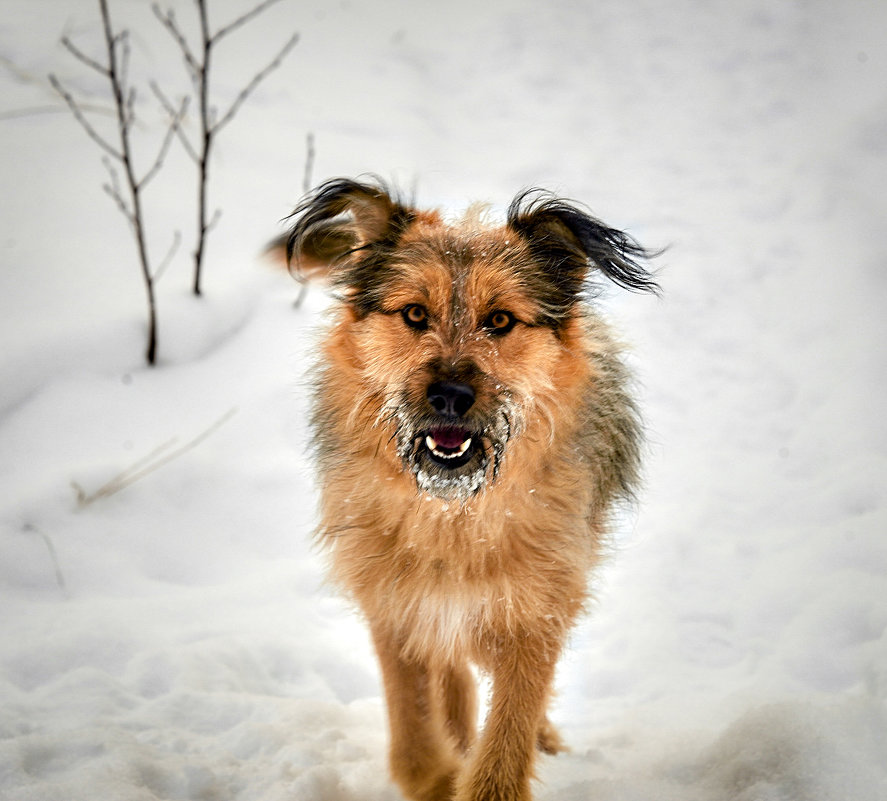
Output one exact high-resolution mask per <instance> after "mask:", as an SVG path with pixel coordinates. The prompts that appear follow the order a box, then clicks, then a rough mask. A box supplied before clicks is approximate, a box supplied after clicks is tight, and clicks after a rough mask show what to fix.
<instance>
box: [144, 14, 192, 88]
mask: <svg viewBox="0 0 887 801" xmlns="http://www.w3.org/2000/svg"><path fill="white" fill-rule="evenodd" d="M151 9H152V11H153V12H154V16H155V17H157V19H159V20H160V23H161V24H162V25H163V27H164V28H166V30H167V31H169V33H170V35H171V36H172V38H173V39H175V40H176V44H178V46H179V48H180V49H181V51H182V56H183V57H184V59H185V65H186V66H187V67H188V70H189V71H190V72H191V76H192V78H193V77H194V76H195V75H198V74H199V73H200V64H199V62H198V61H197V59H196V58H195V57H194V54H193V53H192V52H191V48H190V47H189V46H188V40H187V39H186V38H185V34H183V33H182V31H181V30H180V29H179V26H178V23H177V22H176V17H175V14H174V13H173V11H172V9H169V10H168V11H167V12H166V14H164V13H163V11H161V10H160V6H159V5H157V3H153V4H152V5H151Z"/></svg>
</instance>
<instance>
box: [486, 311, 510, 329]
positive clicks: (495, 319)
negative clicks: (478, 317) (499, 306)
mask: <svg viewBox="0 0 887 801" xmlns="http://www.w3.org/2000/svg"><path fill="white" fill-rule="evenodd" d="M516 322H517V320H515V318H514V315H513V314H512V313H511V312H507V311H494V312H493V313H492V314H491V315H490V316H489V317H487V321H486V323H485V325H486V327H487V328H488V329H489V330H490V331H491V332H492V333H494V334H507V333H508V332H509V331H510V330H511V329H512V328H514V324H515V323H516Z"/></svg>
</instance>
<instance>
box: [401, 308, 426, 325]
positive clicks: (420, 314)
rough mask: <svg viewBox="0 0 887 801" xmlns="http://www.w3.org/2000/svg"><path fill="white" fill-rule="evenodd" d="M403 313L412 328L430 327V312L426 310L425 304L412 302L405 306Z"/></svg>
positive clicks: (405, 320)
mask: <svg viewBox="0 0 887 801" xmlns="http://www.w3.org/2000/svg"><path fill="white" fill-rule="evenodd" d="M401 314H402V315H403V319H404V322H406V324H407V325H408V326H411V327H412V328H428V312H427V311H425V307H424V306H420V305H419V304H418V303H411V304H410V305H409V306H404V308H403V309H402V310H401Z"/></svg>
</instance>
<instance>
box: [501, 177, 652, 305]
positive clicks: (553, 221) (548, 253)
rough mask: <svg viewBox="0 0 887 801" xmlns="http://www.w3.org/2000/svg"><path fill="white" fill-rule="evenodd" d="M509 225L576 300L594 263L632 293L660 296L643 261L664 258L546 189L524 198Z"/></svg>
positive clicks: (512, 209)
mask: <svg viewBox="0 0 887 801" xmlns="http://www.w3.org/2000/svg"><path fill="white" fill-rule="evenodd" d="M507 224H508V226H509V227H510V228H511V229H512V230H514V231H515V232H517V233H518V234H520V235H521V236H523V237H524V238H525V239H526V240H527V242H528V244H529V246H530V249H531V250H532V251H533V252H534V254H535V255H536V256H537V258H538V259H539V261H540V263H541V264H542V265H543V267H544V268H545V269H546V270H548V272H549V274H550V277H551V278H552V279H553V280H554V281H555V283H556V285H557V287H558V289H559V290H561V291H562V292H563V293H565V294H566V295H567V296H568V297H571V298H575V296H576V295H578V294H579V292H580V291H581V290H582V286H583V284H584V282H585V279H586V277H587V274H588V268H589V264H590V265H592V266H594V267H596V268H597V269H598V270H600V271H601V272H602V273H603V274H604V275H605V276H607V278H609V279H610V280H611V281H613V282H614V283H617V284H619V285H620V286H622V287H625V288H626V289H630V290H633V291H641V292H654V293H655V292H658V291H659V285H658V284H657V283H656V282H655V281H654V280H653V276H652V275H651V274H650V273H649V272H647V270H645V269H644V267H642V266H641V264H640V263H639V260H642V259H649V258H652V257H653V256H657V255H659V254H658V253H657V252H652V251H648V250H647V249H646V248H644V247H642V246H641V245H640V244H639V243H638V242H637V241H636V240H635V239H633V238H632V237H631V236H629V235H628V234H626V233H624V232H623V231H618V230H616V229H615V228H608V227H607V226H606V225H604V223H602V222H601V221H600V220H598V219H595V218H594V217H592V216H591V215H590V214H588V213H587V212H585V211H583V210H581V209H579V208H577V207H576V206H573V205H571V204H570V203H568V202H567V201H565V200H561V199H560V198H557V197H555V196H554V195H551V194H549V193H547V192H545V191H543V190H540V189H530V190H527V191H526V192H522V193H521V194H519V195H518V196H517V197H516V198H515V199H514V200H513V201H512V203H511V205H510V206H509V207H508V217H507Z"/></svg>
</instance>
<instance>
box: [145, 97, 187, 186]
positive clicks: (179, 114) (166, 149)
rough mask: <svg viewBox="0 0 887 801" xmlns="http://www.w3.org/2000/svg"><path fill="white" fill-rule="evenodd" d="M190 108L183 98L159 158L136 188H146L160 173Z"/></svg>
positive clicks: (167, 132)
mask: <svg viewBox="0 0 887 801" xmlns="http://www.w3.org/2000/svg"><path fill="white" fill-rule="evenodd" d="M187 108H188V98H187V97H185V98H182V105H181V106H179V110H178V112H176V113H175V114H174V115H173V118H172V120H171V121H170V124H169V127H168V128H167V129H166V135H165V136H164V137H163V142H162V143H161V144H160V150H159V151H158V153H157V158H156V159H154V163H153V164H152V165H151V169H149V170H148V172H146V173H145V175H144V176H143V177H142V180H141V181H139V182H138V184H137V185H136V187H137V188H138V189H142V188H144V187H145V186H146V185H147V184H148V182H149V181H150V180H151V179H152V178H153V177H154V176H155V175H157V173H158V172H159V170H160V168H161V167H162V166H163V161H164V159H165V158H166V154H167V153H168V152H169V146H170V144H171V143H172V138H173V136H174V135H175V132H176V131H177V130H178V128H179V125H180V124H181V122H182V117H184V116H185V110H186V109H187Z"/></svg>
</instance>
